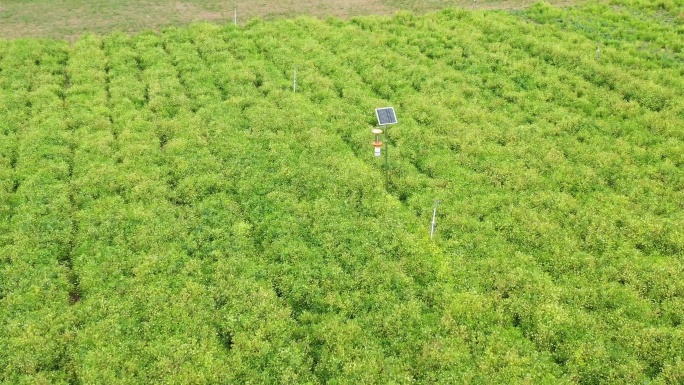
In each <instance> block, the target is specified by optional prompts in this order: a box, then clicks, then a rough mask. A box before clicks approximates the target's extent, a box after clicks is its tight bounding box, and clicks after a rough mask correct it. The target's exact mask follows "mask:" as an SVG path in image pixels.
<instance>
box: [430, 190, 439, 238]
mask: <svg viewBox="0 0 684 385" xmlns="http://www.w3.org/2000/svg"><path fill="white" fill-rule="evenodd" d="M437 205H439V199H435V207H434V209H433V210H432V224H431V226H430V238H432V236H433V235H435V228H436V227H437Z"/></svg>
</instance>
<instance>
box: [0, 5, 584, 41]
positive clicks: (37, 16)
mask: <svg viewBox="0 0 684 385" xmlns="http://www.w3.org/2000/svg"><path fill="white" fill-rule="evenodd" d="M535 2H536V0H475V1H473V0H307V1H302V0H281V1H273V0H261V1H254V0H236V1H234V2H227V1H219V0H186V1H179V0H89V1H88V0H64V1H60V2H56V1H55V0H35V1H32V2H25V1H23V0H5V1H3V2H1V3H0V38H4V39H16V38H24V37H38V38H56V39H65V40H69V41H74V40H76V39H77V38H78V37H79V36H80V35H82V34H83V33H86V32H90V33H96V34H107V33H111V32H114V31H122V32H129V33H132V32H139V31H143V30H160V29H162V28H164V27H167V26H182V25H187V24H190V23H192V22H198V21H210V22H218V23H225V22H232V20H233V14H234V10H235V9H236V8H237V11H238V22H239V23H240V24H244V23H245V22H246V21H248V20H251V19H254V18H257V17H259V18H262V19H266V20H269V19H274V18H292V17H296V16H300V15H308V16H314V17H320V18H326V17H339V18H343V19H347V18H350V17H354V16H361V15H391V14H394V13H396V12H398V11H401V10H409V11H412V12H415V13H417V14H420V13H425V12H429V11H435V10H439V9H443V8H447V7H460V8H467V9H512V8H521V7H527V6H530V5H531V4H534V3H535ZM548 2H550V3H551V4H555V5H559V6H568V5H576V4H579V3H583V2H586V1H585V0H549V1H548Z"/></svg>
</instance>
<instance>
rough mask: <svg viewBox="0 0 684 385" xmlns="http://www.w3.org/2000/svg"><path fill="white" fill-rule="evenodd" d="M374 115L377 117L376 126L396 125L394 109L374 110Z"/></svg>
mask: <svg viewBox="0 0 684 385" xmlns="http://www.w3.org/2000/svg"><path fill="white" fill-rule="evenodd" d="M375 115H377V117H378V126H385V125H388V124H397V116H396V115H395V114H394V107H383V108H376V109H375Z"/></svg>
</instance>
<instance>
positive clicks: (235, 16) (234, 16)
mask: <svg viewBox="0 0 684 385" xmlns="http://www.w3.org/2000/svg"><path fill="white" fill-rule="evenodd" d="M233 23H235V25H237V5H236V6H235V13H234V14H233Z"/></svg>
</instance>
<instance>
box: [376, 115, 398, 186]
mask: <svg viewBox="0 0 684 385" xmlns="http://www.w3.org/2000/svg"><path fill="white" fill-rule="evenodd" d="M375 116H376V117H377V118H378V127H376V128H375V129H374V130H373V134H374V135H375V141H374V142H373V146H374V147H375V156H376V157H379V156H380V148H381V147H382V142H381V141H380V134H382V132H383V129H384V132H385V136H386V137H385V172H386V179H387V183H388V184H389V151H388V148H389V141H390V137H389V130H388V129H387V126H389V125H391V124H397V114H395V113H394V107H382V108H376V109H375Z"/></svg>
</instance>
